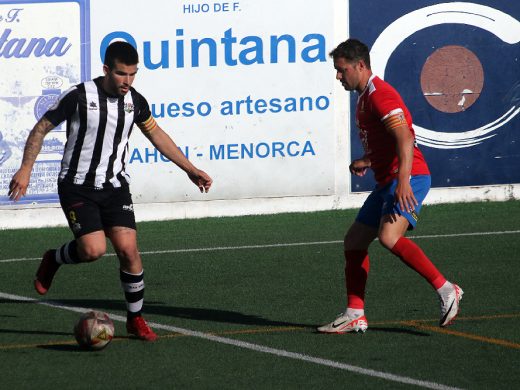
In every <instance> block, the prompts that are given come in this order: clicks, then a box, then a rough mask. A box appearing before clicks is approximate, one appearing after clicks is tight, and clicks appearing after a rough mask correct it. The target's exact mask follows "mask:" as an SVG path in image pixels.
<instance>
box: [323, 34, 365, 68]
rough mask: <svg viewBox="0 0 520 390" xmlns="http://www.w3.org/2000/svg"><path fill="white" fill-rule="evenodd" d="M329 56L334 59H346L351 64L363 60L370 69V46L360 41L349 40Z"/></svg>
mask: <svg viewBox="0 0 520 390" xmlns="http://www.w3.org/2000/svg"><path fill="white" fill-rule="evenodd" d="M329 55H330V56H331V57H332V58H333V59H337V58H344V59H346V60H347V61H349V62H357V61H359V60H363V62H364V63H365V65H366V66H367V68H368V69H370V52H369V50H368V46H367V45H365V44H364V43H363V42H361V41H360V40H358V39H354V38H349V39H347V40H346V41H345V42H341V43H340V44H339V45H338V47H336V48H335V49H334V50H332V51H331V52H330V54H329Z"/></svg>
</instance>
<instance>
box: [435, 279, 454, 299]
mask: <svg viewBox="0 0 520 390" xmlns="http://www.w3.org/2000/svg"><path fill="white" fill-rule="evenodd" d="M454 288H455V287H453V284H451V283H450V282H448V281H447V280H446V282H444V284H443V285H442V286H441V287H440V288H438V289H437V294H439V295H440V296H441V297H447V296H448V295H449V294H450V293H452V292H453V289H454Z"/></svg>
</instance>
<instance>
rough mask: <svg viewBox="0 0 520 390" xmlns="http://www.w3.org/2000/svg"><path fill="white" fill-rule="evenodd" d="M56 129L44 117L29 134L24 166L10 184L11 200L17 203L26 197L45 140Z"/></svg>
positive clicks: (22, 165) (24, 154)
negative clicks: (34, 166) (32, 172)
mask: <svg viewBox="0 0 520 390" xmlns="http://www.w3.org/2000/svg"><path fill="white" fill-rule="evenodd" d="M54 127H55V126H54V125H53V124H52V123H51V122H50V121H49V120H48V119H46V118H45V117H42V118H41V119H40V120H39V121H38V123H36V125H35V126H34V128H33V129H32V130H31V132H30V133H29V136H28V137H27V141H26V143H25V149H24V151H23V158H22V164H21V165H20V169H19V170H18V171H17V172H16V173H15V174H14V175H13V178H12V179H11V182H10V184H9V192H8V196H9V198H10V199H11V200H14V201H17V200H19V199H20V198H21V197H22V196H24V195H25V193H26V191H27V187H28V186H29V181H30V179H31V171H32V168H33V165H34V162H35V161H36V157H37V156H38V153H40V150H41V148H42V145H43V139H44V138H45V136H46V135H47V134H48V133H49V132H50V131H51V130H52V129H54Z"/></svg>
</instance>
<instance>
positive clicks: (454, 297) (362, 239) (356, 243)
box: [318, 39, 463, 333]
mask: <svg viewBox="0 0 520 390" xmlns="http://www.w3.org/2000/svg"><path fill="white" fill-rule="evenodd" d="M331 57H332V58H333V60H334V68H335V69H336V79H337V80H338V81H340V82H341V85H342V86H343V87H344V88H345V90H347V91H356V92H357V93H358V101H357V106H356V124H357V127H358V128H359V136H360V138H361V142H362V144H363V148H364V151H365V154H364V155H363V156H362V157H361V158H359V159H357V160H354V161H352V163H351V164H350V167H349V169H350V172H351V173H352V174H353V175H356V176H364V175H365V173H366V172H367V170H368V169H369V168H371V169H372V170H373V171H374V175H375V179H376V182H377V185H376V188H375V189H374V191H372V193H371V194H370V195H369V196H368V198H367V199H366V201H365V203H364V204H363V206H362V207H361V209H360V211H359V213H358V215H357V217H356V220H355V222H354V223H353V224H352V226H351V227H350V229H349V230H348V232H347V234H346V235H345V241H344V253H345V260H346V265H345V279H346V287H347V308H346V310H345V312H344V313H342V314H340V315H339V316H338V317H337V318H336V319H335V320H334V321H332V322H331V323H328V324H325V325H323V326H321V327H319V328H318V331H319V332H322V333H346V332H358V331H361V332H365V331H366V329H367V327H368V321H367V318H366V316H365V310H364V309H365V285H366V281H367V277H368V272H369V268H370V267H369V265H370V263H369V256H368V247H369V245H370V244H371V243H372V241H374V240H375V239H376V238H378V239H379V242H380V243H381V244H382V245H383V247H385V248H386V249H388V250H389V251H390V252H392V253H393V254H394V255H396V256H397V257H399V258H400V259H401V260H402V261H403V262H404V263H405V264H406V265H407V266H409V267H410V268H412V269H413V270H414V271H416V272H417V273H419V274H420V275H421V276H422V277H423V278H424V279H425V280H426V281H427V282H428V283H429V284H430V285H431V286H432V287H433V288H434V290H435V291H436V292H437V294H438V297H439V300H440V314H441V315H440V321H439V325H440V326H442V327H444V326H446V325H449V324H450V323H451V322H452V321H453V319H454V318H455V317H456V316H457V313H458V311H459V302H460V299H461V297H462V294H463V291H462V289H461V288H460V287H459V286H457V285H456V284H453V283H450V282H449V281H447V280H446V278H445V277H444V276H443V275H442V274H441V273H440V272H439V270H438V269H437V268H436V267H435V266H434V265H433V263H432V262H431V261H430V259H429V258H428V257H427V256H426V255H425V254H424V252H423V251H422V250H421V248H419V246H417V244H415V243H414V242H413V241H411V240H410V239H408V238H406V237H405V233H406V231H407V230H410V229H413V228H414V227H415V225H416V224H417V220H418V215H419V212H420V209H421V205H422V202H423V200H424V198H425V197H426V194H427V193H428V191H429V189H430V184H431V178H430V171H429V169H428V165H427V164H426V161H425V160H424V157H423V155H422V153H421V151H420V150H419V148H418V147H417V144H416V142H415V133H414V130H413V127H412V116H411V115H410V112H409V111H408V108H407V107H406V106H405V104H404V102H403V100H402V99H401V96H400V95H399V94H398V93H397V91H396V90H395V89H394V88H392V86H390V85H389V84H388V83H386V82H385V81H383V80H382V79H380V78H379V77H377V76H375V75H373V74H372V70H371V68H370V55H369V51H368V47H367V46H366V45H365V44H364V43H362V42H360V41H358V40H356V39H348V40H347V41H345V42H343V43H341V44H340V45H338V47H337V48H336V49H334V50H333V51H332V52H331Z"/></svg>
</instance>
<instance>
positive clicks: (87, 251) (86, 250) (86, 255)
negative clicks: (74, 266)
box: [78, 245, 106, 262]
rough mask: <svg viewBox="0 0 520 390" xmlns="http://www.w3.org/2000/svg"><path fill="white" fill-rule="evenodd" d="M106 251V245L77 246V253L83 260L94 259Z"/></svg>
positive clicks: (89, 260)
mask: <svg viewBox="0 0 520 390" xmlns="http://www.w3.org/2000/svg"><path fill="white" fill-rule="evenodd" d="M105 252H106V245H87V246H85V247H83V248H78V254H79V256H80V258H81V260H83V261H84V262H91V261H96V260H97V259H99V258H100V257H102V256H103V255H104V254H105Z"/></svg>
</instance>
